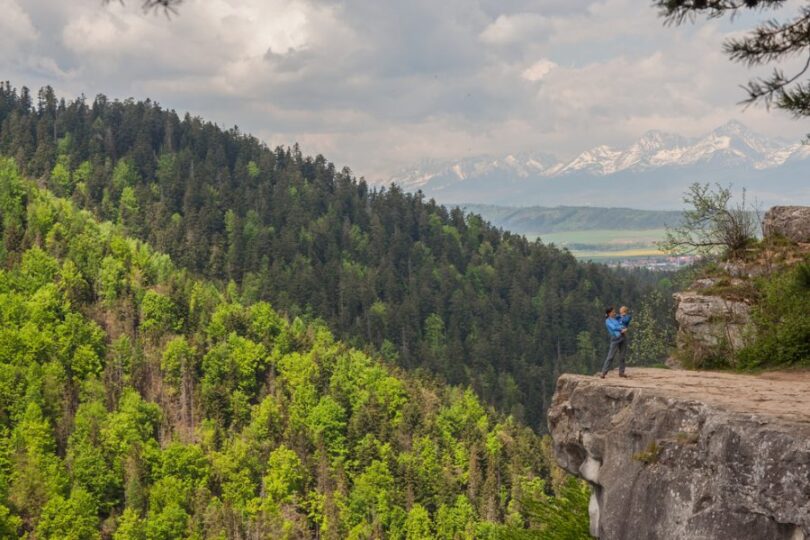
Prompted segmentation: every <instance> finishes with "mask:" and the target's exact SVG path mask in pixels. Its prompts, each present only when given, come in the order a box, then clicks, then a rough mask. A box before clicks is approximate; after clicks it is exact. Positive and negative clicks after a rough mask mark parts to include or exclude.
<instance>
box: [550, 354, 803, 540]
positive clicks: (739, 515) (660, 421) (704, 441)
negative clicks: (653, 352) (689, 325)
mask: <svg viewBox="0 0 810 540" xmlns="http://www.w3.org/2000/svg"><path fill="white" fill-rule="evenodd" d="M628 373H629V374H630V378H628V379H620V378H619V377H618V376H617V375H615V373H611V374H610V375H608V378H606V379H604V380H603V379H599V378H598V377H594V376H584V375H562V376H561V377H560V378H559V380H558V382H557V391H556V393H555V396H554V401H553V404H552V407H551V409H550V411H549V416H548V420H549V429H550V432H551V435H552V438H553V439H554V450H555V454H556V457H557V460H558V462H559V463H560V465H561V466H562V467H563V468H565V469H566V470H568V471H569V472H570V473H572V474H574V475H576V476H579V477H581V478H584V479H585V480H587V481H588V482H589V483H590V484H591V486H592V488H593V491H592V496H591V503H590V508H589V510H590V515H591V534H592V535H593V536H596V537H599V538H603V539H641V538H643V539H649V540H653V539H661V540H664V539H666V540H670V539H689V540H702V539H706V540H709V539H729V540H731V539H734V540H747V539H751V540H770V539H773V540H779V539H786V540H787V539H790V540H800V539H805V538H810V372H798V371H797V372H768V373H766V374H763V375H742V374H735V373H725V372H708V371H684V370H666V369H652V368H645V369H642V368H638V369H629V370H628Z"/></svg>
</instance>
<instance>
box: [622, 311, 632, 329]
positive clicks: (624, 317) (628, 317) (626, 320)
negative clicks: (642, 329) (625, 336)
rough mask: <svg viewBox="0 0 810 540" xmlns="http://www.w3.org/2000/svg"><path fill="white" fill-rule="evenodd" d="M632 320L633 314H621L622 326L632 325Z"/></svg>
mask: <svg viewBox="0 0 810 540" xmlns="http://www.w3.org/2000/svg"><path fill="white" fill-rule="evenodd" d="M631 320H633V316H632V315H630V314H629V313H628V314H627V315H619V321H620V322H621V323H622V328H627V327H628V326H630V321H631Z"/></svg>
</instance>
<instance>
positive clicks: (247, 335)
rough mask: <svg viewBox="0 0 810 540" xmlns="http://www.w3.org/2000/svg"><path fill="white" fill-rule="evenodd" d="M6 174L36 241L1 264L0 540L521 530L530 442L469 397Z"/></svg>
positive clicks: (539, 470)
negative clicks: (21, 537) (186, 268)
mask: <svg viewBox="0 0 810 540" xmlns="http://www.w3.org/2000/svg"><path fill="white" fill-rule="evenodd" d="M257 163H258V162H257ZM166 166H167V167H168V166H169V165H166ZM126 167H129V166H122V168H121V169H120V170H117V173H116V174H117V175H119V176H120V177H121V178H119V180H121V181H122V182H124V181H126V182H129V181H130V180H131V179H130V180H126V178H128V174H129V173H128V172H127V168H126ZM262 170H264V168H262ZM125 173H126V174H125ZM5 174H7V175H8V176H9V178H6V180H5V183H4V184H3V186H5V187H3V188H2V189H6V190H19V189H22V192H21V195H19V196H17V195H14V197H16V198H17V200H19V201H21V202H22V203H23V204H24V205H25V206H24V207H23V208H21V210H20V211H21V212H23V213H24V214H25V215H28V216H37V219H36V220H34V221H25V220H23V221H20V222H19V226H20V227H22V228H21V229H19V231H18V232H19V233H20V234H19V235H18V236H16V233H15V239H16V240H15V242H17V243H13V242H12V243H11V244H8V245H9V246H11V247H10V249H9V250H7V251H6V252H5V256H4V258H3V259H2V262H0V264H2V268H0V278H1V279H0V533H2V534H6V535H8V534H11V535H12V536H13V535H16V534H27V535H28V536H29V537H31V538H33V537H36V538H75V539H83V538H101V537H105V538H106V537H112V538H114V539H115V540H164V539H165V540H169V539H175V538H194V539H209V538H210V539H224V538H245V537H257V538H310V537H314V536H316V535H318V536H320V537H321V538H325V539H342V538H381V537H391V538H401V539H405V538H414V539H417V538H433V537H439V538H448V539H449V538H453V539H455V538H472V537H475V535H476V534H477V533H478V532H480V531H484V530H490V531H491V530H500V529H497V526H498V525H501V526H503V525H504V524H506V523H509V524H514V523H517V522H520V523H529V522H530V519H529V516H528V515H527V514H526V513H525V512H523V511H522V510H521V508H522V507H521V505H520V504H518V503H517V502H516V500H517V499H516V498H517V497H518V496H519V495H520V493H521V489H520V486H521V485H523V483H525V482H526V481H527V480H526V479H538V478H539V477H540V475H541V474H543V473H544V471H546V470H547V469H548V466H549V464H548V461H547V460H546V458H544V457H543V455H542V454H541V453H540V452H539V449H540V448H541V440H540V438H539V437H538V436H537V435H536V434H534V433H533V432H532V431H531V430H530V429H528V428H527V427H522V426H520V425H519V424H518V423H517V422H515V421H514V420H512V419H509V418H505V417H502V416H498V415H496V414H495V413H493V412H492V411H491V410H489V409H487V408H486V407H485V406H484V405H483V404H482V402H481V401H480V400H479V399H478V397H477V396H476V394H475V392H474V391H473V390H471V389H460V388H452V387H447V386H444V385H442V384H439V383H437V382H435V381H431V380H430V379H429V378H428V377H426V376H425V375H422V376H420V377H418V378H417V377H413V376H407V375H404V374H402V373H401V372H399V371H397V370H396V368H393V367H391V366H386V365H385V364H384V363H383V362H381V361H379V360H377V359H375V358H373V357H372V356H370V355H369V354H367V353H366V352H361V351H360V350H357V349H353V348H351V347H350V346H348V345H347V344H346V343H345V342H343V341H340V340H337V339H336V338H335V337H334V336H333V334H332V333H331V332H330V331H329V329H328V328H327V327H326V325H325V324H324V323H322V322H319V321H311V320H309V318H308V317H295V318H293V319H292V320H290V319H288V318H287V317H286V316H284V315H282V314H280V313H278V312H276V311H275V310H274V309H273V308H272V307H271V306H270V305H269V304H267V303H264V302H256V303H250V301H249V300H246V298H248V296H249V295H246V294H244V288H241V289H240V287H239V286H238V285H236V284H235V283H230V284H229V285H227V286H225V287H218V286H217V285H214V284H211V283H206V282H201V281H197V280H195V278H193V277H191V276H190V275H189V274H188V273H186V272H183V271H178V270H177V269H176V268H175V267H174V265H173V264H172V262H171V261H170V260H169V259H168V258H166V257H165V256H163V255H161V254H159V253H155V252H153V251H152V250H151V248H149V247H148V246H147V245H145V244H143V243H141V242H138V241H134V240H132V239H130V238H128V237H126V236H124V235H123V232H122V231H123V230H124V227H123V225H121V224H117V225H114V224H112V223H109V222H108V223H101V224H99V223H97V222H95V221H94V220H93V219H92V218H91V217H90V215H89V214H87V213H82V212H79V211H77V210H75V209H74V208H73V206H72V205H71V204H70V203H68V202H66V201H64V200H60V199H57V198H55V197H54V196H53V195H51V194H49V193H48V192H45V191H41V190H38V189H36V188H35V187H34V186H33V184H28V183H25V182H22V181H19V180H18V179H17V178H15V177H13V175H12V174H11V173H8V172H6V173H5ZM259 176H260V177H261V176H262V174H261V173H260V175H259ZM126 187H127V186H126V185H124V186H123V187H121V189H125V188H126ZM158 188H159V189H163V187H161V185H160V184H158ZM298 196H299V197H307V196H308V195H307V191H306V189H303V188H302V189H301V190H299V191H298ZM11 198H13V197H11V196H10V195H9V194H8V193H0V199H2V200H10V199H11ZM113 217H114V216H113ZM243 225H244V223H243ZM260 236H261V235H260V234H259V235H258V236H257V237H256V241H259V238H260ZM450 236H451V238H450V240H453V239H454V238H455V235H452V234H451V235H450ZM454 241H455V240H454ZM378 311H379V310H378ZM378 314H379V313H378ZM434 322H436V323H438V320H437V319H435V318H434ZM435 326H436V328H439V327H440V325H439V324H436V325H435ZM447 337H448V335H447V334H445V335H444V337H442V335H441V332H439V333H437V336H436V341H435V344H436V345H437V347H439V348H440V347H445V346H448V347H449V344H448V343H447V341H446V340H447ZM436 350H439V349H438V348H437V349H436ZM540 485H542V482H541V483H540ZM493 527H495V528H493ZM8 531H11V533H9V532H8Z"/></svg>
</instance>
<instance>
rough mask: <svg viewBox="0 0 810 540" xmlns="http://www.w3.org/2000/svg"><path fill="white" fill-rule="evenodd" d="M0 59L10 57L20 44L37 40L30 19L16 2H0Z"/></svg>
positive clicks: (14, 0)
mask: <svg viewBox="0 0 810 540" xmlns="http://www.w3.org/2000/svg"><path fill="white" fill-rule="evenodd" d="M0 14H2V16H0V57H2V58H5V57H6V56H7V55H8V56H11V55H12V53H14V51H16V50H17V47H18V45H19V44H21V43H25V42H30V41H33V40H35V39H36V38H37V31H36V29H35V28H34V25H33V24H32V22H31V17H30V16H29V15H28V13H26V11H25V10H24V9H23V8H22V7H21V6H20V5H19V4H18V3H17V1H16V0H0Z"/></svg>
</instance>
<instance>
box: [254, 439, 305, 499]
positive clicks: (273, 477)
mask: <svg viewBox="0 0 810 540" xmlns="http://www.w3.org/2000/svg"><path fill="white" fill-rule="evenodd" d="M267 471H268V472H267V474H266V475H265V477H264V482H263V484H264V492H265V495H266V496H267V498H268V500H269V501H270V502H272V503H275V504H280V503H287V502H291V501H292V500H293V496H294V495H295V494H296V493H299V492H300V491H301V490H302V488H303V487H304V474H305V471H304V466H303V464H302V463H301V459H300V458H299V457H298V455H297V454H296V453H295V452H293V451H292V450H290V449H289V448H287V447H286V446H284V445H283V444H282V445H281V446H279V447H278V448H276V449H275V450H273V451H272V452H271V453H270V458H269V459H268V460H267Z"/></svg>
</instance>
